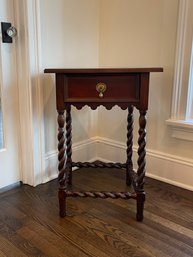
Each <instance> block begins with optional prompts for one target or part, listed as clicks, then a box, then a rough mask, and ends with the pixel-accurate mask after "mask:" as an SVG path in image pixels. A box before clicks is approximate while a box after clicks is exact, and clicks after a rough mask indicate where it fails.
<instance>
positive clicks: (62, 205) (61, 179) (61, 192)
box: [58, 111, 67, 217]
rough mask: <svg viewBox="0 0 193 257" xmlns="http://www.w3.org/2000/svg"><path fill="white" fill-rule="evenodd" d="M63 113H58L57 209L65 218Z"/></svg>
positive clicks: (65, 176) (65, 177)
mask: <svg viewBox="0 0 193 257" xmlns="http://www.w3.org/2000/svg"><path fill="white" fill-rule="evenodd" d="M64 123H65V120H64V111H58V162H59V164H58V171H59V175H58V181H59V192H58V198H59V208H60V216H61V217H65V216H66V182H67V181H66V179H67V174H66V171H65V145H64V143H65V139H64Z"/></svg>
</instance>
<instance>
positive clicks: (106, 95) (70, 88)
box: [66, 74, 140, 102]
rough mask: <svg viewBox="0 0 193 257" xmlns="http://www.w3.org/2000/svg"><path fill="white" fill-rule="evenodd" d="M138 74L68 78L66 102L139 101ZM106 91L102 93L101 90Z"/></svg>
mask: <svg viewBox="0 0 193 257" xmlns="http://www.w3.org/2000/svg"><path fill="white" fill-rule="evenodd" d="M139 81H140V76H139V75H138V74H128V75H125V74H124V75H116V76H96V75H95V76H86V77H85V76H80V75H79V76H72V77H71V76H68V77H67V90H66V100H68V101H70V100H71V99H73V100H75V99H76V100H77V101H79V100H81V99H87V100H88V99H90V100H91V101H95V100H97V101H100V100H101V101H106V100H107V101H111V100H112V101H114V99H119V100H121V99H122V100H123V101H125V100H126V99H129V100H130V101H134V102H135V101H138V100H139V90H140V86H139ZM101 87H102V89H104V92H103V90H102V91H100V89H101Z"/></svg>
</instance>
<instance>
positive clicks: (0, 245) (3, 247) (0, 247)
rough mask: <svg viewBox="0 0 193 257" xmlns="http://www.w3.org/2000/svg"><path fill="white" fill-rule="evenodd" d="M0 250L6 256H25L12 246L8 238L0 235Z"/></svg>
mask: <svg viewBox="0 0 193 257" xmlns="http://www.w3.org/2000/svg"><path fill="white" fill-rule="evenodd" d="M0 251H1V252H3V254H4V255H5V256H7V257H13V256H14V257H26V256H27V255H25V254H24V253H23V252H22V251H20V250H19V249H18V248H17V247H16V246H14V245H13V244H12V243H11V242H10V241H9V240H7V239H5V238H4V237H2V236H1V235H0Z"/></svg>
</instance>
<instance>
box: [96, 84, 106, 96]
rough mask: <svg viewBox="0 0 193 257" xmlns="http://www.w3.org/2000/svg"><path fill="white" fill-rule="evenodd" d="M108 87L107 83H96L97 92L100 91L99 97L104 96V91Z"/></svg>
mask: <svg viewBox="0 0 193 257" xmlns="http://www.w3.org/2000/svg"><path fill="white" fill-rule="evenodd" d="M106 89H107V85H106V84H105V83H101V82H100V83H98V84H97V85H96V90H97V92H99V97H100V98H102V97H103V93H104V92H105V91H106Z"/></svg>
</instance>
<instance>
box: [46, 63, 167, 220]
mask: <svg viewBox="0 0 193 257" xmlns="http://www.w3.org/2000/svg"><path fill="white" fill-rule="evenodd" d="M162 71H163V69H162V68H130V69H45V71H44V72H45V73H55V76H56V107H57V112H58V151H59V153H58V161H59V165H58V171H59V175H58V180H59V192H58V198H59V208H60V216H61V217H65V216H66V198H67V197H92V198H102V199H105V198H113V199H117V198H121V199H130V198H132V199H135V200H136V202H137V214H136V219H137V221H142V220H143V209H144V202H145V191H144V177H145V156H146V151H145V146H146V141H145V136H146V130H145V127H146V113H147V109H148V94H149V76H150V72H162ZM71 105H73V106H75V107H76V108H77V109H81V108H82V107H83V106H85V105H88V106H89V107H91V109H96V108H97V107H98V106H99V105H103V106H105V107H106V108H107V109H108V110H109V109H111V108H112V107H113V106H114V105H118V106H119V107H121V109H123V110H125V109H128V118H127V122H128V125H127V160H126V163H103V162H99V163H89V162H72V158H71V156H72V140H71V139H72V135H71ZM133 107H136V108H137V109H138V110H139V114H140V116H139V131H138V133H139V139H138V145H139V147H138V169H137V173H135V172H133V162H132V146H133ZM64 113H65V117H64ZM65 123H66V124H65ZM64 125H65V135H64ZM72 167H78V168H82V167H85V168H87V167H92V168H97V167H100V168H106V167H107V168H125V169H126V184H127V185H131V184H132V185H133V188H134V193H131V192H105V191H103V192H94V191H90V192H75V191H70V190H68V185H71V184H72Z"/></svg>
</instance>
